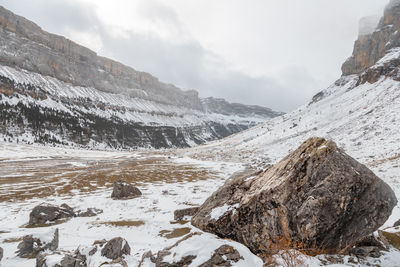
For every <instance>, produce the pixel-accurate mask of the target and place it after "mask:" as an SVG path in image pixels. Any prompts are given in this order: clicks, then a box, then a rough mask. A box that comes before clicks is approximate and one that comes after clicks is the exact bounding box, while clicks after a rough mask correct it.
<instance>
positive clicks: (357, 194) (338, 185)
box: [192, 138, 397, 254]
mask: <svg viewBox="0 0 400 267" xmlns="http://www.w3.org/2000/svg"><path fill="white" fill-rule="evenodd" d="M396 203H397V199H396V197H395V194H394V192H393V191H392V189H391V188H390V187H389V186H388V185H387V184H386V183H384V182H383V181H382V180H380V179H379V178H378V177H376V176H375V174H374V173H373V172H372V171H370V170H369V169H368V168H367V167H366V166H364V165H362V164H361V163H359V162H357V161H356V160H354V159H353V158H351V157H350V156H348V155H347V154H345V153H344V152H343V151H342V150H341V149H339V148H338V147H337V145H336V144H335V143H334V142H332V141H327V140H324V139H322V138H311V139H309V140H307V141H306V142H304V143H303V144H302V145H301V146H300V147H299V148H298V149H297V150H295V151H294V152H293V153H291V154H290V155H289V156H287V157H286V158H284V159H283V160H282V161H280V162H279V163H277V164H276V165H275V166H273V167H271V168H269V169H268V170H267V171H265V172H263V173H261V174H260V175H259V176H257V177H255V178H252V177H249V176H248V175H247V176H246V175H244V176H238V177H236V178H234V179H231V180H228V182H227V183H226V184H225V185H224V186H222V187H221V188H220V189H219V190H217V191H216V192H215V193H214V194H213V195H212V196H211V197H210V198H209V199H207V200H206V202H205V203H204V204H203V205H202V206H201V207H200V210H199V212H198V213H197V214H196V215H195V216H194V217H193V218H192V224H193V225H194V226H196V227H198V228H200V229H202V230H204V231H207V232H211V233H215V234H217V235H218V236H220V237H223V238H230V239H233V240H236V241H238V242H241V243H243V244H244V245H246V246H247V247H249V248H250V249H251V250H252V251H253V252H254V253H256V254H262V253H270V252H271V251H273V250H275V249H280V248H297V249H303V250H304V251H306V252H309V253H322V252H333V253H336V252H338V251H342V250H346V249H349V248H351V247H352V246H353V245H354V244H355V243H356V242H357V241H359V240H360V239H361V238H363V237H365V236H367V235H370V234H371V233H372V232H374V231H375V230H376V229H378V227H379V226H381V225H382V224H383V223H384V222H385V221H386V220H387V219H388V217H389V216H390V214H391V212H392V209H393V207H394V206H395V205H396Z"/></svg>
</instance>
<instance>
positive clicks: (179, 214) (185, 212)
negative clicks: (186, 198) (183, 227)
mask: <svg viewBox="0 0 400 267" xmlns="http://www.w3.org/2000/svg"><path fill="white" fill-rule="evenodd" d="M198 210H199V207H192V208H187V209H180V210H176V211H174V220H175V221H180V220H182V219H183V218H184V217H185V216H193V215H195V214H196V213H197V211H198Z"/></svg>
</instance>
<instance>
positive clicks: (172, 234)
mask: <svg viewBox="0 0 400 267" xmlns="http://www.w3.org/2000/svg"><path fill="white" fill-rule="evenodd" d="M190 231H191V229H190V228H189V227H183V228H175V229H173V230H172V231H171V230H162V231H160V232H159V234H158V235H159V236H162V237H165V238H167V239H173V238H178V237H181V236H184V235H186V234H188V233H190Z"/></svg>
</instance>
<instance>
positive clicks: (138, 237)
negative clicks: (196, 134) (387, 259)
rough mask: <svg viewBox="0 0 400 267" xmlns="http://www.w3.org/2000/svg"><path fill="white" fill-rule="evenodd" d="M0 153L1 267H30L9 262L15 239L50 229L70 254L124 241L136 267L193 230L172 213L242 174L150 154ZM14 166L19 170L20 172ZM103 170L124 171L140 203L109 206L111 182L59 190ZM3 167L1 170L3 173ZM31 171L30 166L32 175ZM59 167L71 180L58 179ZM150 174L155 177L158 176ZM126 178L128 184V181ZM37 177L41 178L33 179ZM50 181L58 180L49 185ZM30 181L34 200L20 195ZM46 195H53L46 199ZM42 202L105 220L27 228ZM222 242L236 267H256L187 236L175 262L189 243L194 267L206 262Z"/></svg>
mask: <svg viewBox="0 0 400 267" xmlns="http://www.w3.org/2000/svg"><path fill="white" fill-rule="evenodd" d="M0 147H1V152H0V153H1V154H0V155H1V156H0V158H1V160H0V165H1V166H2V167H1V168H0V184H1V187H2V200H3V201H2V202H0V210H1V212H0V246H1V247H3V249H4V258H3V260H2V262H1V266H2V267H8V266H10V267H11V266H13V267H18V266H21V267H22V266H34V264H35V259H21V258H18V257H17V256H16V254H15V251H17V245H18V243H19V241H20V238H21V237H22V236H24V235H27V234H34V235H41V236H43V235H46V234H48V235H50V236H51V235H52V233H53V232H54V230H55V229H56V228H58V229H59V231H60V246H59V249H60V250H65V251H71V252H73V251H74V250H75V249H77V248H78V246H90V245H92V243H93V242H94V241H95V240H99V239H103V238H105V239H111V238H114V237H118V236H121V237H124V238H125V239H126V240H127V241H128V243H129V244H130V246H131V255H130V256H127V257H126V260H127V262H128V265H129V266H137V265H138V262H139V260H140V259H141V257H142V254H143V253H144V252H147V251H149V250H151V251H153V252H157V251H159V250H161V249H163V248H165V247H167V246H170V245H172V244H174V243H175V242H176V241H177V240H179V239H180V238H182V237H183V236H184V235H186V234H188V233H190V232H196V231H199V230H198V229H195V228H194V227H192V226H191V225H190V223H189V222H180V223H177V222H175V221H174V218H173V212H174V210H176V209H179V208H186V207H191V206H193V205H199V204H202V202H203V201H204V200H205V199H206V198H207V197H208V196H209V195H210V194H211V193H212V192H213V191H214V190H215V188H217V187H219V186H220V185H222V184H223V183H224V181H225V179H226V177H229V176H230V175H231V174H232V173H233V172H236V171H238V170H241V169H242V168H243V166H242V165H241V164H236V163H216V162H206V161H197V160H193V159H190V158H168V157H163V156H160V155H158V154H154V153H147V154H146V153H129V152H105V151H83V150H73V149H62V148H47V147H43V146H42V147H41V146H36V147H33V146H27V145H15V144H14V145H9V144H6V143H0ZM155 157H156V158H157V160H156V161H153V162H149V159H153V158H155ZM21 163H22V165H24V166H25V168H21V169H19V166H20V164H21ZM127 163H129V164H128V165H132V169H129V168H125V166H126V164H127ZM109 164H112V166H113V168H115V169H123V168H124V171H125V172H121V173H119V174H120V176H122V177H124V176H125V179H127V180H132V179H133V180H135V181H137V182H135V184H136V185H137V186H138V187H139V188H140V190H141V191H142V193H143V196H142V197H140V198H136V199H131V200H112V199H111V197H110V196H111V191H112V182H106V183H105V184H104V186H95V188H94V189H92V190H90V191H87V190H86V189H87V188H85V186H83V187H81V188H79V187H78V188H71V189H70V190H64V189H65V188H64V187H65V185H68V184H71V183H73V182H74V181H75V180H76V179H79V178H80V177H81V176H84V175H85V173H86V172H93V169H92V167H93V165H97V167H96V168H97V169H96V171H97V173H99V170H101V169H109V168H110V166H109ZM4 166H8V167H7V168H3V167H4ZM27 166H32V168H27ZM34 166H37V168H36V169H35V170H33V168H34ZM137 166H141V171H140V172H138V173H134V170H137V169H138V167H137ZM143 166H145V167H143ZM66 168H67V169H70V172H71V173H73V175H67V174H66V173H64V172H65V169H66ZM157 169H161V171H160V172H157ZM12 170H13V171H12ZM44 170H46V171H44ZM60 172H61V173H60ZM129 172H131V175H132V176H134V178H129V177H127V176H128V173H129ZM153 172H156V173H153ZM43 173H45V174H44V176H43V177H38V176H40V175H42V174H43ZM11 174H12V175H14V177H10V175H11ZM95 174H96V173H95ZM160 174H164V176H163V177H164V179H162V177H161V178H159V179H149V177H150V176H157V177H158V176H159V175H160ZM49 176H54V177H56V178H57V179H54V180H51V179H50V180H49ZM110 176H111V177H112V175H110ZM137 176H142V177H143V179H138V178H137ZM82 179H83V178H82ZM98 179H100V178H98ZM31 180H32V181H39V182H40V181H41V180H42V182H41V183H42V184H43V183H46V184H45V188H43V189H42V191H39V192H37V194H36V195H34V196H33V195H29V194H25V192H24V191H25V190H26V186H27V184H29V181H31ZM98 182H99V181H98V180H96V178H95V177H93V178H92V179H91V181H90V183H92V184H96V183H98ZM34 187H37V184H36V185H35V184H32V188H34ZM39 187H40V186H39ZM57 188H64V189H63V190H57ZM46 189H50V190H51V191H52V192H55V193H54V194H51V195H47V194H46V193H45V191H46ZM53 189H54V190H53ZM15 192H19V193H20V196H23V198H22V199H20V198H18V197H16V198H14V197H13V196H15V194H14V193H15ZM7 197H8V198H9V199H8V200H6V198H7ZM42 202H47V203H52V204H56V205H60V204H62V203H67V204H68V205H70V206H72V207H74V208H77V209H82V210H85V209H86V208H89V207H95V208H100V209H103V210H104V213H102V214H100V215H98V216H96V217H88V218H72V219H71V220H69V221H67V222H64V223H61V224H57V225H49V226H48V227H38V228H26V227H25V226H26V224H27V222H28V220H29V213H30V211H31V210H32V209H33V207H35V206H36V205H38V204H40V203H42ZM227 243H228V244H230V245H232V246H233V247H235V248H236V249H237V250H238V251H239V252H240V254H241V255H242V256H243V257H244V260H241V261H239V262H238V263H237V264H238V265H237V266H261V265H262V263H261V260H260V259H259V258H257V257H256V256H254V255H253V254H251V252H250V251H249V250H248V249H247V248H246V247H244V246H243V245H241V244H238V243H235V242H231V241H226V240H222V239H219V238H217V237H215V236H213V235H211V234H207V233H203V234H202V235H200V236H195V237H193V238H192V240H191V241H190V242H189V243H185V246H184V247H179V246H178V247H176V248H175V250H176V251H175V252H176V255H175V256H174V257H178V256H179V255H181V254H182V255H183V254H185V253H187V252H188V247H187V245H188V244H190V246H192V248H191V251H190V252H195V253H198V257H197V258H196V261H195V262H194V264H195V263H196V262H197V263H202V261H203V262H204V261H206V260H208V259H209V258H210V257H211V255H212V254H213V252H214V250H215V249H216V248H218V247H219V246H221V245H222V244H227ZM98 260H101V259H98ZM171 260H173V259H171ZM93 264H94V261H93ZM249 264H250V265H249ZM93 266H97V265H93ZM193 266H196V265H193Z"/></svg>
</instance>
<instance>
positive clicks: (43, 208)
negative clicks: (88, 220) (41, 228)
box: [29, 203, 76, 225]
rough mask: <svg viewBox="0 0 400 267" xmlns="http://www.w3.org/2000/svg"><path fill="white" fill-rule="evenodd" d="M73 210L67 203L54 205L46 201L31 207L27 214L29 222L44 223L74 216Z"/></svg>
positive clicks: (33, 223)
mask: <svg viewBox="0 0 400 267" xmlns="http://www.w3.org/2000/svg"><path fill="white" fill-rule="evenodd" d="M75 216H76V214H75V212H74V210H73V209H72V208H71V207H70V206H68V205H67V204H62V205H61V206H56V205H52V204H48V203H42V204H40V205H38V206H36V207H34V208H33V210H32V211H31V213H30V214H29V224H30V225H35V224H44V223H46V222H54V221H57V220H60V219H66V218H71V217H75Z"/></svg>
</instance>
